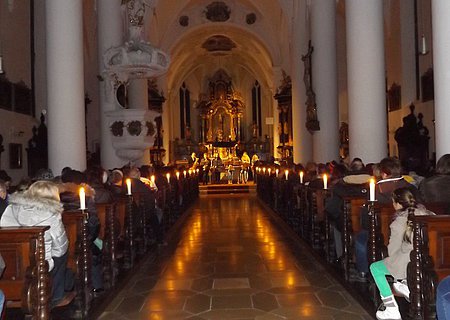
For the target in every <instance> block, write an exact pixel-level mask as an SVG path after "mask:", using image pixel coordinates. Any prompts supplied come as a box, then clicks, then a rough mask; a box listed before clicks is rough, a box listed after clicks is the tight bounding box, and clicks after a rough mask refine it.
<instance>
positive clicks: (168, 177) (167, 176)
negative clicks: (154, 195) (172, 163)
mask: <svg viewBox="0 0 450 320" xmlns="http://www.w3.org/2000/svg"><path fill="white" fill-rule="evenodd" d="M166 178H167V182H168V183H170V173H166Z"/></svg>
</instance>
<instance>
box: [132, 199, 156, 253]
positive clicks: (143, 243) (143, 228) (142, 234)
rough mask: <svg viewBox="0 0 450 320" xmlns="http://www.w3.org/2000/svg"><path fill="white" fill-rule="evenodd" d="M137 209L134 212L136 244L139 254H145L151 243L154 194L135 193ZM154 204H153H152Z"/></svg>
mask: <svg viewBox="0 0 450 320" xmlns="http://www.w3.org/2000/svg"><path fill="white" fill-rule="evenodd" d="M133 199H134V204H135V208H136V211H135V212H134V219H135V227H136V245H137V246H138V252H139V254H141V255H142V254H144V253H145V252H146V251H147V249H148V248H149V247H150V244H151V240H152V238H151V236H152V228H151V224H150V219H151V215H152V214H153V213H154V203H155V198H154V195H153V194H144V193H137V192H136V193H133ZM152 205H153V206H152Z"/></svg>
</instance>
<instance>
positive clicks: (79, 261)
mask: <svg viewBox="0 0 450 320" xmlns="http://www.w3.org/2000/svg"><path fill="white" fill-rule="evenodd" d="M87 215H88V213H87V212H84V211H81V210H76V211H64V212H63V214H62V221H63V223H64V226H65V228H66V234H67V238H68V239H69V248H68V251H69V257H68V259H67V267H68V268H70V269H72V270H73V272H74V274H75V290H76V297H75V302H76V306H77V310H76V311H77V313H78V315H81V316H83V317H85V316H87V314H88V312H89V309H90V306H91V301H92V288H91V281H90V280H91V266H92V256H91V249H90V248H89V244H88V231H87V227H86V223H87V217H88V216H87Z"/></svg>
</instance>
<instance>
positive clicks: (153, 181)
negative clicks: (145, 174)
mask: <svg viewBox="0 0 450 320" xmlns="http://www.w3.org/2000/svg"><path fill="white" fill-rule="evenodd" d="M150 180H151V182H152V183H153V184H155V176H154V175H152V176H151V177H150Z"/></svg>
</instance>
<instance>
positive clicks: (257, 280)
mask: <svg viewBox="0 0 450 320" xmlns="http://www.w3.org/2000/svg"><path fill="white" fill-rule="evenodd" d="M175 238H176V239H172V241H169V246H168V247H165V248H163V249H162V250H161V253H160V254H159V256H158V258H157V259H156V260H152V261H147V262H144V263H143V264H142V266H141V268H140V270H139V272H138V273H136V274H135V275H134V276H133V278H132V279H131V281H130V282H129V283H128V285H127V286H126V287H125V288H124V289H123V290H122V291H121V292H120V294H118V295H117V296H116V298H115V299H114V300H113V301H112V302H111V303H110V305H109V306H108V307H107V309H106V311H105V312H104V313H103V314H102V316H101V319H108V320H114V319H335V320H338V319H346V320H347V319H348V320H352V319H372V317H371V316H369V315H368V314H367V313H366V312H365V311H364V310H363V308H361V306H360V305H359V304H358V303H357V302H356V301H355V300H354V299H353V298H352V297H351V296H350V295H349V294H348V293H347V292H346V291H345V289H344V288H343V287H342V286H341V285H339V284H338V283H337V282H336V281H335V280H334V279H333V278H332V277H331V276H329V275H328V274H327V273H326V271H325V270H324V269H323V267H321V266H320V264H318V263H317V262H316V261H315V260H314V258H312V257H311V256H310V255H309V254H308V251H307V250H302V245H301V244H300V245H299V244H298V243H294V240H293V239H292V238H290V237H289V236H287V235H285V234H284V233H283V232H282V231H280V229H278V228H277V227H276V226H275V225H274V222H273V220H272V219H271V218H270V215H269V214H268V212H266V211H265V209H264V208H263V207H262V206H261V205H260V203H259V202H258V200H257V199H256V196H254V195H248V194H247V195H241V196H224V195H221V196H204V197H201V198H200V200H199V201H198V202H197V203H196V204H195V205H194V207H193V209H192V213H191V215H190V217H189V218H188V219H187V221H186V223H185V224H184V226H183V228H182V229H181V230H180V232H179V234H178V235H177V236H176V237H175Z"/></svg>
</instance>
